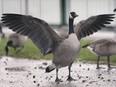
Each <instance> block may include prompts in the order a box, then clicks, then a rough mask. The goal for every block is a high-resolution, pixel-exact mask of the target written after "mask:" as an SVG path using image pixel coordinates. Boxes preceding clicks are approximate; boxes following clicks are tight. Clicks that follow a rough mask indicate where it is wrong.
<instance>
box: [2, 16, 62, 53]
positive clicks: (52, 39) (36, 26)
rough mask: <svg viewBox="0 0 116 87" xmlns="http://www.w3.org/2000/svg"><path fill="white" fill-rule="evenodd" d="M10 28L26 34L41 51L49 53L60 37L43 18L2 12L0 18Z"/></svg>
mask: <svg viewBox="0 0 116 87" xmlns="http://www.w3.org/2000/svg"><path fill="white" fill-rule="evenodd" d="M1 21H2V22H3V23H4V24H5V25H6V26H8V27H9V28H10V29H11V30H13V31H15V32H17V33H20V34H23V35H26V36H28V37H29V38H30V39H31V40H32V41H33V43H34V44H35V45H36V46H37V47H38V48H39V49H40V51H41V53H43V54H48V53H51V52H52V51H53V50H54V49H55V47H56V46H57V45H56V44H58V43H59V42H60V41H61V40H62V39H61V38H60V37H59V36H58V35H57V34H56V32H55V31H54V30H53V29H52V28H51V27H50V26H49V24H48V23H47V22H45V21H44V20H41V19H38V18H35V17H32V16H29V15H21V14H3V16H2V20H1Z"/></svg>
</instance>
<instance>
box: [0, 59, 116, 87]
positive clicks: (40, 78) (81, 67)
mask: <svg viewBox="0 0 116 87" xmlns="http://www.w3.org/2000/svg"><path fill="white" fill-rule="evenodd" d="M50 63H51V61H47V60H29V59H17V58H11V57H2V58H1V59H0V87H116V66H112V69H111V70H108V68H107V64H106V65H100V67H102V68H101V69H99V70H97V69H96V64H88V63H82V62H75V63H74V64H73V65H72V72H71V73H72V77H73V78H75V79H76V81H72V82H69V81H66V79H67V75H68V69H67V67H65V68H61V69H60V70H59V77H60V78H61V79H62V80H63V82H61V83H59V84H57V83H56V82H55V74H56V73H55V70H54V71H52V72H50V73H45V68H46V67H47V66H48V65H49V64H50Z"/></svg>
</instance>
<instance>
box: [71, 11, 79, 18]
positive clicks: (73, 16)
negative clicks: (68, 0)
mask: <svg viewBox="0 0 116 87" xmlns="http://www.w3.org/2000/svg"><path fill="white" fill-rule="evenodd" d="M77 16H78V15H77V14H76V13H75V12H70V15H69V18H70V19H74V18H76V17H77Z"/></svg>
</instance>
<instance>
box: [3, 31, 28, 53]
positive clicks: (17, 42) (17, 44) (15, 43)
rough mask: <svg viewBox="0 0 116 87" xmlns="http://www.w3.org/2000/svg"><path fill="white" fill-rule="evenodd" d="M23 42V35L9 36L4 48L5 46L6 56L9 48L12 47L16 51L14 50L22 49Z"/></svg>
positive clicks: (14, 34)
mask: <svg viewBox="0 0 116 87" xmlns="http://www.w3.org/2000/svg"><path fill="white" fill-rule="evenodd" d="M25 41H26V39H25V37H24V36H23V35H20V34H17V33H13V34H11V35H10V36H9V38H8V41H7V43H6V46H5V51H6V55H8V53H9V47H13V48H14V50H16V48H21V49H22V48H23V47H24V43H25ZM21 49H19V50H17V53H18V52H19V51H21Z"/></svg>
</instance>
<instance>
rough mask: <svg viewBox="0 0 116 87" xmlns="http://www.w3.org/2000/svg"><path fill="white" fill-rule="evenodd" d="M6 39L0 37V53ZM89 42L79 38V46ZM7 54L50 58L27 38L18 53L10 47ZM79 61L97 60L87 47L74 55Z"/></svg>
mask: <svg viewBox="0 0 116 87" xmlns="http://www.w3.org/2000/svg"><path fill="white" fill-rule="evenodd" d="M6 41H7V39H2V41H1V43H0V45H1V46H0V55H1V56H4V55H5V50H4V47H5V45H6ZM89 42H91V41H90V40H85V39H84V40H81V46H82V45H85V44H87V43H89ZM9 56H12V57H16V58H30V59H39V58H42V59H52V54H50V55H47V56H43V55H42V54H41V53H40V51H39V49H38V48H37V47H36V46H35V45H34V44H33V42H32V41H31V40H30V39H28V40H27V41H26V43H25V46H24V49H23V50H21V52H19V53H18V54H15V51H14V49H13V48H10V52H9ZM76 59H77V60H79V61H91V62H93V63H95V62H96V61H97V56H96V55H94V54H93V53H91V52H90V51H89V50H88V49H87V48H82V49H81V51H80V53H79V55H78V56H77V57H76ZM100 60H101V61H100V62H101V63H107V58H106V57H101V59H100ZM110 60H111V63H113V64H116V56H111V58H110Z"/></svg>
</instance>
